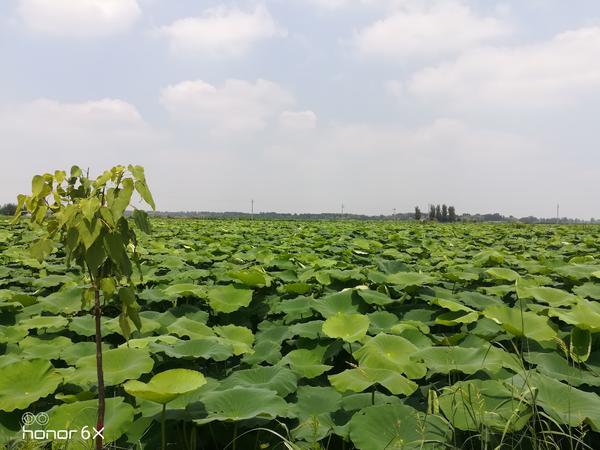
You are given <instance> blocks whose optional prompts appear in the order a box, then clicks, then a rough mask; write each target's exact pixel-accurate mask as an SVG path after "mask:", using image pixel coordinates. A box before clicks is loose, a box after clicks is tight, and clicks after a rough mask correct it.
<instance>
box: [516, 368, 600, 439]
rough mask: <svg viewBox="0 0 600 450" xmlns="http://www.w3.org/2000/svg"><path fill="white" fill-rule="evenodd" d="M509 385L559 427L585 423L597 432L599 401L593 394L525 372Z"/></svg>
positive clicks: (599, 411)
mask: <svg viewBox="0 0 600 450" xmlns="http://www.w3.org/2000/svg"><path fill="white" fill-rule="evenodd" d="M511 384H512V385H514V386H515V387H516V388H517V389H520V390H521V391H522V392H523V395H526V396H527V397H530V398H535V402H536V404H537V405H538V407H541V408H542V409H543V410H544V411H545V412H546V413H547V414H548V415H549V416H550V417H551V418H552V419H554V420H556V421H557V422H558V423H559V424H564V425H569V426H571V427H578V426H580V425H581V424H583V423H584V422H585V423H588V424H589V425H590V427H591V428H592V430H593V431H596V432H598V431H600V397H599V396H598V394H596V393H594V392H586V391H582V390H580V389H577V388H574V387H572V386H569V385H567V384H564V383H561V382H560V381H557V380H554V379H553V378H550V377H547V376H545V375H542V374H539V373H535V372H527V373H525V374H518V375H515V376H514V377H513V378H512V379H511Z"/></svg>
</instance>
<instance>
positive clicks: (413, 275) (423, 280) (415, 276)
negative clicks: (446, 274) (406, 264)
mask: <svg viewBox="0 0 600 450" xmlns="http://www.w3.org/2000/svg"><path fill="white" fill-rule="evenodd" d="M386 282H387V283H390V284H393V285H395V286H398V287H399V288H401V289H405V288H407V287H419V286H425V285H427V284H432V283H433V282H435V278H434V277H432V276H431V275H429V274H426V273H419V272H398V273H393V274H390V275H387V276H386Z"/></svg>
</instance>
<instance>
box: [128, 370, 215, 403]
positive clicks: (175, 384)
mask: <svg viewBox="0 0 600 450" xmlns="http://www.w3.org/2000/svg"><path fill="white" fill-rule="evenodd" d="M204 384H206V379H205V378H204V375H202V374H201V373H200V372H197V371H195V370H189V369H171V370H167V371H165V372H160V373H157V374H156V375H154V376H153V377H152V378H151V379H150V381H149V382H148V383H143V382H141V381H137V380H129V381H128V382H127V383H125V384H124V385H123V387H124V388H125V391H126V392H127V393H128V394H130V395H133V396H134V397H138V398H141V399H144V400H150V401H153V402H156V403H161V404H165V403H169V402H170V401H172V400H175V399H176V398H177V397H179V396H181V395H184V394H188V393H190V392H192V391H195V390H196V389H198V388H199V387H201V386H203V385H204Z"/></svg>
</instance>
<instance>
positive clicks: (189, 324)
mask: <svg viewBox="0 0 600 450" xmlns="http://www.w3.org/2000/svg"><path fill="white" fill-rule="evenodd" d="M167 331H168V332H169V333H171V334H174V335H176V336H179V337H184V336H187V337H189V338H190V339H198V338H203V337H209V336H215V333H214V332H213V330H212V329H211V328H210V327H208V326H206V325H205V324H204V323H202V322H198V321H196V320H192V319H189V318H188V317H179V318H178V319H177V320H175V321H174V322H172V323H171V324H169V325H167Z"/></svg>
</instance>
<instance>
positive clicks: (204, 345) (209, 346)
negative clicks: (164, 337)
mask: <svg viewBox="0 0 600 450" xmlns="http://www.w3.org/2000/svg"><path fill="white" fill-rule="evenodd" d="M150 349H151V350H152V351H153V352H155V353H158V352H162V353H165V354H166V355H168V356H170V357H171V358H204V359H214V360H215V361H225V360H226V359H227V358H229V357H230V356H233V346H232V345H231V344H229V343H227V342H226V341H225V340H223V339H221V338H216V337H208V338H202V339H192V340H189V341H181V340H180V341H177V342H176V343H173V344H159V343H151V344H150Z"/></svg>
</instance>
